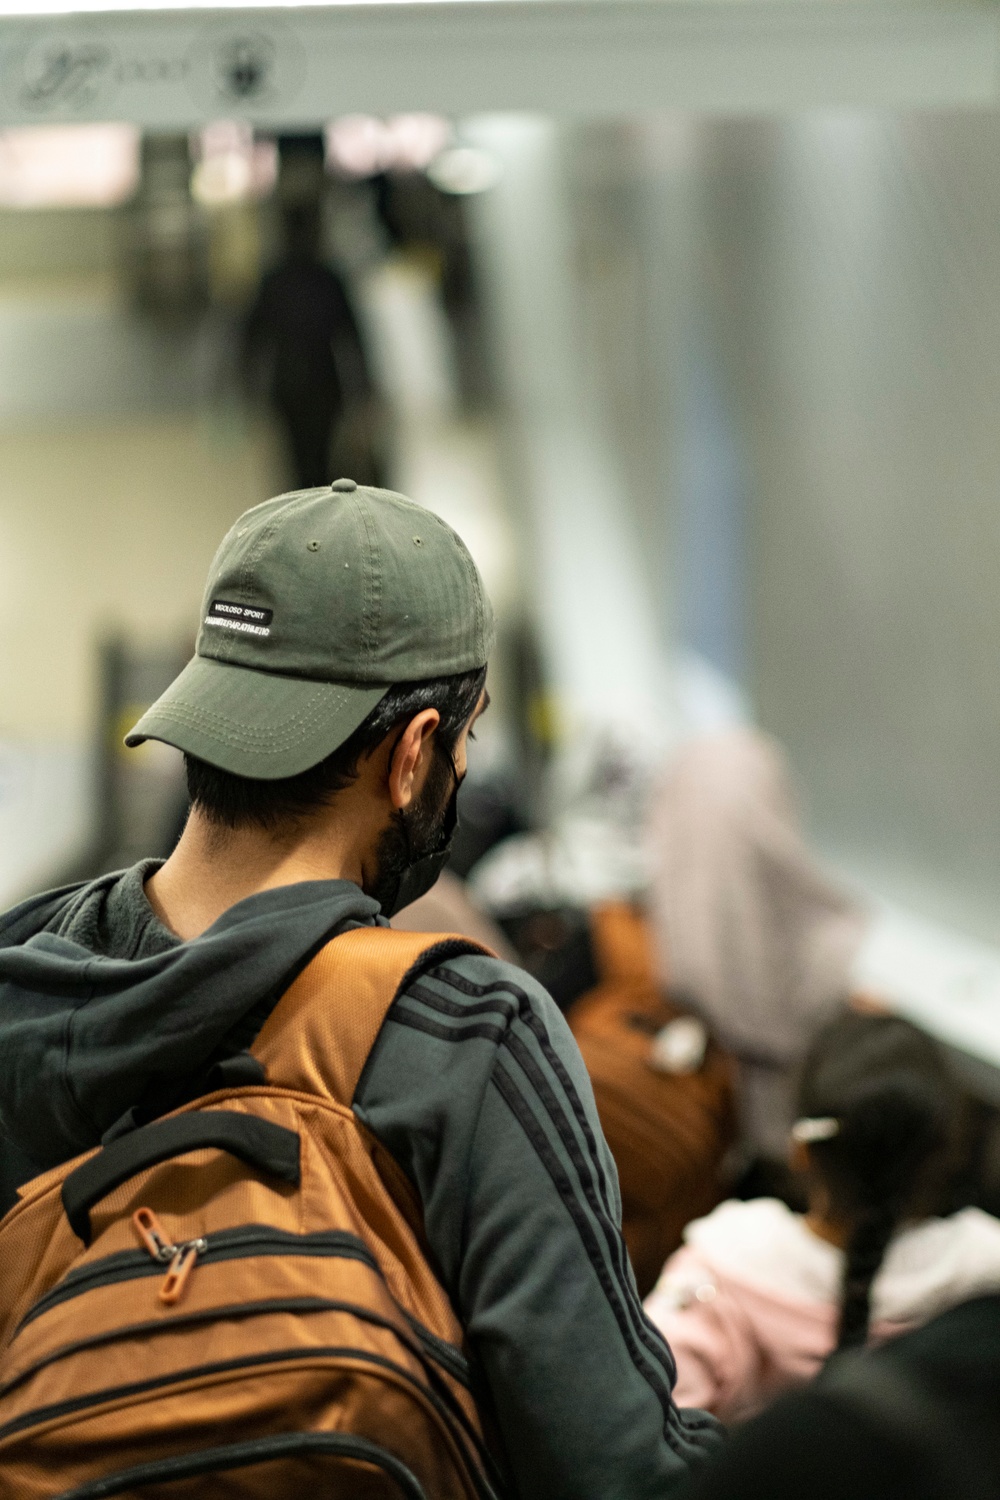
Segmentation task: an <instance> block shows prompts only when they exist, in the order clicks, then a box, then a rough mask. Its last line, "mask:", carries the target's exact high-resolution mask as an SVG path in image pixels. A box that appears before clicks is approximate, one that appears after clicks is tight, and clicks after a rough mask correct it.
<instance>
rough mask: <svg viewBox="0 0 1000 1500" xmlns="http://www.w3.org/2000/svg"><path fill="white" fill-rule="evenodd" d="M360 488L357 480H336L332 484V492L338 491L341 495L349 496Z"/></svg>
mask: <svg viewBox="0 0 1000 1500" xmlns="http://www.w3.org/2000/svg"><path fill="white" fill-rule="evenodd" d="M357 487H358V484H357V480H355V479H335V480H334V481H333V483H332V484H331V486H330V488H331V490H336V491H337V493H338V494H340V495H349V494H351V492H352V491H353V490H356V489H357Z"/></svg>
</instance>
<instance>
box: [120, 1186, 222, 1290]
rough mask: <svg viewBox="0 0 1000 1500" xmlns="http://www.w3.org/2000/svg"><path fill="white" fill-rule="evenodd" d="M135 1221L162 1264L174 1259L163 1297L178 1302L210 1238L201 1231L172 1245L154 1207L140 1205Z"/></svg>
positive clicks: (165, 1280)
mask: <svg viewBox="0 0 1000 1500" xmlns="http://www.w3.org/2000/svg"><path fill="white" fill-rule="evenodd" d="M132 1223H133V1224H134V1226H135V1228H136V1230H137V1231H138V1234H139V1238H140V1239H141V1240H142V1243H143V1244H144V1245H145V1247H146V1249H147V1250H148V1251H149V1253H150V1255H151V1256H152V1257H153V1259H154V1260H155V1261H159V1262H160V1263H161V1264H163V1263H165V1262H167V1261H169V1262H170V1269H169V1270H168V1271H167V1274H166V1277H165V1278H164V1282H163V1285H162V1286H161V1287H160V1301H161V1302H165V1303H166V1304H167V1306H168V1307H173V1306H175V1305H176V1303H178V1302H179V1301H180V1300H181V1298H182V1297H183V1295H184V1288H185V1287H186V1286H187V1284H188V1280H189V1278H190V1276H191V1272H192V1271H193V1270H194V1268H195V1263H196V1262H197V1259H198V1256H199V1255H204V1253H205V1251H206V1250H207V1249H208V1240H206V1239H205V1238H204V1236H202V1235H199V1237H198V1238H197V1239H194V1240H182V1241H181V1243H180V1244H179V1245H171V1244H170V1242H169V1241H168V1239H167V1237H166V1234H165V1232H164V1229H163V1225H162V1224H161V1223H160V1221H159V1219H158V1218H157V1217H156V1215H155V1214H154V1212H153V1210H152V1209H151V1208H137V1209H136V1211H135V1213H134V1214H133V1215H132Z"/></svg>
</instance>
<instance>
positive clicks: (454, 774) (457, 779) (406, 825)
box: [389, 724, 465, 864]
mask: <svg viewBox="0 0 1000 1500" xmlns="http://www.w3.org/2000/svg"><path fill="white" fill-rule="evenodd" d="M407 727H408V726H407V725H406V724H404V725H403V727H402V729H401V730H400V731H399V734H398V735H397V736H396V743H395V744H394V745H393V747H392V750H391V752H390V754H389V765H390V766H391V765H392V763H393V761H394V760H395V758H396V751H397V750H398V749H399V746H400V742H401V740H402V738H403V735H404V734H405V733H406V730H407ZM437 732H438V731H437V729H436V728H435V729H434V730H433V733H434V734H437ZM431 753H432V755H438V754H444V755H445V756H447V758H448V769H449V770H450V772H451V780H452V789H451V793H450V794H449V801H450V800H451V797H453V796H457V794H458V790H459V788H460V787H461V785H462V782H463V781H464V780H465V777H464V776H459V774H458V767H457V766H456V764H455V750H454V747H452V748H451V749H450V750H445V749H443V747H442V745H441V741H440V740H435V741H434V745H433V748H432V751H431ZM399 819H400V822H401V823H402V825H403V837H404V839H405V840H406V858H407V860H408V861H409V862H410V863H411V864H412V863H413V840H412V838H411V836H410V820H409V818H408V817H407V816H406V813H405V812H404V811H403V809H402V808H400V809H399ZM456 821H457V820H456Z"/></svg>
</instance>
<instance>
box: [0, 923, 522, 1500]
mask: <svg viewBox="0 0 1000 1500" xmlns="http://www.w3.org/2000/svg"><path fill="white" fill-rule="evenodd" d="M454 951H480V950H478V949H477V947H476V945H474V944H470V943H467V942H464V941H461V940H458V941H450V940H449V942H448V944H447V945H446V946H442V939H440V938H435V937H427V936H425V935H421V934H415V933H403V932H391V931H388V930H387V929H385V928H360V929H357V930H355V931H351V932H348V933H345V934H342V935H341V936H339V937H337V938H334V939H333V940H332V942H330V943H328V944H327V945H326V947H324V948H323V949H322V950H321V951H320V953H319V954H318V955H317V956H316V958H314V959H313V960H312V962H311V963H310V964H309V965H308V967H307V968H305V969H304V970H303V972H302V973H301V975H300V976H299V978H298V979H297V980H296V981H295V983H294V984H293V985H292V986H291V988H290V989H289V990H288V991H287V992H286V994H285V995H284V996H283V997H282V999H281V1000H280V1001H279V1002H278V1004H277V1006H276V1007H275V1009H274V1011H273V1012H272V1014H271V1016H270V1018H269V1019H268V1021H267V1022H266V1023H265V1025H264V1027H263V1029H262V1030H261V1032H260V1034H259V1036H258V1038H257V1040H256V1042H255V1043H254V1045H253V1047H252V1049H251V1050H252V1054H253V1056H254V1057H256V1058H257V1060H258V1061H259V1062H260V1063H261V1064H262V1065H263V1067H264V1069H265V1071H266V1079H267V1082H266V1084H263V1085H253V1086H247V1087H242V1088H234V1089H229V1090H226V1091H222V1092H218V1093H215V1094H212V1095H209V1096H208V1097H206V1098H203V1099H200V1100H198V1101H197V1102H196V1103H194V1104H192V1105H190V1106H187V1107H185V1108H184V1109H181V1110H178V1111H176V1112H175V1113H174V1114H172V1115H169V1116H166V1117H164V1118H162V1119H160V1120H157V1121H155V1122H154V1123H153V1124H150V1125H145V1126H142V1127H141V1128H139V1129H137V1130H135V1131H133V1132H131V1133H130V1134H128V1135H124V1136H121V1137H119V1138H118V1139H117V1140H114V1141H112V1142H111V1143H110V1144H109V1145H107V1146H105V1147H103V1148H102V1149H99V1150H97V1151H95V1152H92V1153H90V1154H89V1155H87V1156H86V1157H83V1158H78V1159H77V1160H76V1161H75V1162H70V1163H68V1164H67V1165H66V1166H63V1167H59V1168H57V1169H55V1170H54V1171H51V1172H49V1173H47V1174H46V1175H45V1176H43V1177H39V1178H36V1179H35V1180H34V1181H33V1182H31V1183H29V1184H28V1185H27V1187H26V1188H24V1189H22V1193H21V1198H20V1201H19V1202H18V1203H17V1204H16V1205H15V1206H14V1207H13V1208H12V1209H11V1211H10V1213H9V1214H8V1215H7V1216H6V1218H5V1219H4V1221H3V1223H2V1225H0V1264H2V1266H3V1280H2V1285H0V1496H2V1500H42V1497H45V1500H49V1497H53V1496H60V1497H63V1500H70V1497H72V1500H97V1497H99V1496H100V1497H109V1496H128V1497H130V1500H135V1497H142V1500H168V1497H169V1500H182V1497H185V1500H195V1497H197V1500H222V1497H226V1500H233V1497H237V1496H238V1497H240V1500H301V1497H303V1496H306V1495H311V1494H315V1495H317V1496H319V1495H322V1496H323V1497H324V1500H348V1497H349V1500H388V1497H390V1496H392V1497H393V1500H400V1497H406V1500H421V1497H433V1500H486V1497H489V1496H492V1495H494V1494H495V1493H496V1490H495V1488H494V1470H493V1467H492V1465H491V1462H490V1459H489V1456H488V1454H487V1452H486V1450H485V1447H484V1443H483V1436H482V1430H481V1426H480V1420H479V1416H478V1414H477V1411H476V1407H475V1403H474V1401H473V1399H472V1396H471V1393H470V1384H469V1373H468V1368H467V1364H466V1360H465V1357H464V1355H463V1347H462V1331H461V1328H460V1326H459V1324H458V1322H457V1320H456V1318H455V1315H454V1312H453V1311H452V1309H451V1306H450V1304H449V1301H448V1298H447V1296H446V1295H445V1292H444V1290H443V1288H442V1287H441V1285H440V1283H439V1282H438V1281H437V1279H436V1277H435V1275H434V1273H433V1272H432V1270H431V1268H430V1266H429V1264H428V1261H427V1258H426V1255H425V1253H424V1250H423V1247H422V1240H421V1231H420V1214H419V1207H418V1205H417V1204H416V1201H415V1199H414V1197H413V1193H412V1189H411V1188H410V1187H409V1185H408V1183H407V1182H406V1180H405V1179H404V1177H403V1174H402V1173H401V1172H400V1170H399V1169H398V1168H397V1167H396V1166H395V1164H394V1162H393V1161H392V1160H391V1158H390V1157H389V1156H388V1155H387V1153H385V1152H384V1150H383V1148H382V1147H380V1145H379V1144H378V1142H377V1141H376V1140H375V1139H374V1138H373V1137H372V1136H371V1135H370V1134H369V1133H368V1132H366V1130H365V1129H364V1127H363V1126H362V1125H361V1124H360V1122H359V1121H358V1120H357V1119H355V1117H354V1115H353V1113H352V1111H351V1107H350V1106H351V1100H352V1098H353V1096H354V1091H355V1088H356V1085H357V1081H358V1078H359V1077H360V1074H361V1070H362V1068H363V1066H364V1063H365V1060H366V1059H367V1057H368V1053H369V1051H370V1050H371V1047H372V1046H373V1044H374V1041H375V1038H376V1036H377V1035H378V1032H379V1029H380V1027H381V1025H382V1022H383V1020H384V1018H385V1014H386V1012H387V1010H388V1009H389V1006H390V1005H391V1003H392V1001H393V999H394V997H395V995H396V994H397V993H398V991H399V988H400V986H401V985H402V983H403V981H404V979H405V977H406V976H407V974H408V973H409V972H410V971H411V970H412V969H413V967H414V965H415V964H417V963H418V962H420V961H421V960H423V959H426V958H427V957H428V956H429V955H430V954H431V953H433V954H434V955H435V956H438V955H440V954H443V953H446V952H454Z"/></svg>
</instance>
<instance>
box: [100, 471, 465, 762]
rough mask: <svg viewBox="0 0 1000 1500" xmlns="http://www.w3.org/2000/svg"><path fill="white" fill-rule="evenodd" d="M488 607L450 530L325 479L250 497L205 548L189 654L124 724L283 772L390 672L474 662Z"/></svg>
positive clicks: (373, 699) (347, 720)
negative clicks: (318, 484) (204, 574)
mask: <svg viewBox="0 0 1000 1500" xmlns="http://www.w3.org/2000/svg"><path fill="white" fill-rule="evenodd" d="M493 633H494V631H493V612H492V609H491V608H490V602H489V599H488V598H487V596H486V591H485V589H484V588H483V581H482V579H481V577H480V576H479V570H478V569H477V567H476V565H475V563H474V562H473V560H472V558H471V556H470V555H469V552H468V549H467V548H466V546H465V543H464V542H463V541H462V539H461V537H459V536H458V535H457V533H456V532H454V531H453V530H452V529H451V527H450V526H448V525H446V524H445V522H444V521H442V520H441V519H440V517H438V516H436V515H435V514H434V513H433V512H432V511H429V510H425V509H424V508H423V506H420V505H416V504H415V503H414V502H413V501H412V500H407V499H406V497H405V496H404V495H397V494H394V493H393V492H392V491H391V490H378V489H370V488H367V487H363V486H361V485H357V484H355V483H354V481H353V480H352V479H338V480H335V481H334V483H333V484H332V485H329V486H327V487H325V488H323V489H312V490H298V491H295V492H294V493H292V494H288V495H279V496H278V497H277V498H276V499H274V500H267V501H265V502H264V504H263V505H257V506H254V508H253V509H252V510H248V511H247V512H246V513H245V514H244V515H242V516H241V517H240V519H239V520H238V521H237V522H236V524H235V526H234V527H233V528H232V530H231V531H230V532H229V534H228V535H227V536H226V537H225V538H224V539H223V542H222V545H221V546H220V547H219V550H218V552H217V553H216V555H215V558H214V560H213V563H212V567H211V570H210V572H209V577H208V584H207V586H206V589H205V598H204V602H203V605H202V612H201V628H200V630H199V632H198V640H197V645H196V648H195V655H194V657H193V658H192V660H191V661H190V662H188V664H187V666H186V667H185V668H184V670H183V672H181V674H180V676H179V677H177V678H176V679H175V681H174V682H172V683H171V685H170V687H168V688H167V690H166V692H165V693H164V694H163V695H162V697H161V698H159V699H157V701H156V702H155V703H154V704H153V705H152V707H151V708H150V709H148V710H147V712H146V713H144V714H143V716H142V718H141V719H140V720H139V722H138V724H136V726H135V728H134V729H132V730H131V732H130V733H129V734H127V735H126V736H125V743H126V745H140V744H142V742H143V741H144V740H162V741H164V742H165V743H166V744H168V745H175V746H176V747H177V748H178V749H179V750H184V751H186V752H187V753H188V754H190V755H195V756H197V757H198V759H199V760H204V761H207V762H208V763H209V764H210V765H213V766H218V767H220V769H222V770H224V771H230V772H233V773H234V774H235V775H238V776H249V777H253V778H254V779H257V780H262V781H274V780H277V779H279V778H280V777H284V776H296V775H298V774H299V772H300V771H305V770H308V768H309V767H310V766H314V765H316V764H318V762H319V761H321V760H323V759H324V757H325V756H327V755H330V754H331V753H332V752H333V751H334V750H336V749H337V747H338V745H342V744H343V743H344V741H345V740H346V739H347V738H348V737H349V736H350V735H351V734H353V732H354V730H355V729H357V727H358V725H359V724H360V723H361V722H362V721H363V720H364V719H365V718H366V717H367V716H368V714H369V713H370V712H371V710H372V709H373V708H374V707H375V705H376V704H377V703H378V702H379V701H380V700H381V699H382V698H383V697H384V696H385V694H386V692H387V691H388V689H389V688H390V687H392V686H393V685H394V684H395V683H398V682H412V681H424V680H426V679H428V678H431V677H446V676H451V675H452V674H454V673H456V672H467V671H471V670H474V669H475V668H478V667H483V666H485V665H486V661H487V658H488V656H489V653H490V648H491V646H492V644H493Z"/></svg>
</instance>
